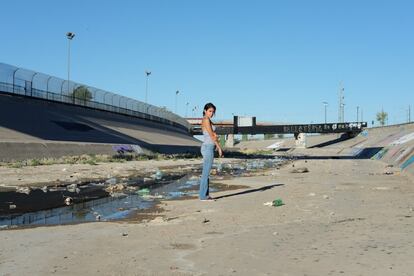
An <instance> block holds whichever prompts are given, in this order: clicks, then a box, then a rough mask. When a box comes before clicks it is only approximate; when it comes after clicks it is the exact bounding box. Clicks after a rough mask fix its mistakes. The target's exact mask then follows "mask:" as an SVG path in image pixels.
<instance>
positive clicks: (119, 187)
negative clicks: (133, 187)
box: [105, 183, 126, 193]
mask: <svg viewBox="0 0 414 276" xmlns="http://www.w3.org/2000/svg"><path fill="white" fill-rule="evenodd" d="M125 188H126V185H124V184H121V183H119V184H116V185H111V186H109V187H107V188H106V189H105V191H107V192H108V193H114V192H120V191H123V190H124V189H125Z"/></svg>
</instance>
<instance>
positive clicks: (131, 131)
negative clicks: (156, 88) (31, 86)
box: [0, 93, 199, 161]
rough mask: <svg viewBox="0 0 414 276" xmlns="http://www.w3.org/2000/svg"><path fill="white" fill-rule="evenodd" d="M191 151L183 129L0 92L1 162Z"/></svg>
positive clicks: (190, 141)
mask: <svg viewBox="0 0 414 276" xmlns="http://www.w3.org/2000/svg"><path fill="white" fill-rule="evenodd" d="M136 146H139V147H140V148H142V149H143V150H144V151H146V150H149V151H156V152H161V153H179V152H194V151H197V150H198V148H199V142H198V140H196V139H195V138H193V137H192V136H190V135H189V134H188V132H187V131H186V130H185V129H183V128H177V127H174V126H170V125H165V124H161V123H157V122H151V121H147V120H143V119H138V118H135V117H130V116H126V115H120V114H114V113H110V112H105V111H99V110H93V109H87V108H82V107H77V106H71V105H66V104H61V103H55V102H47V101H43V100H37V99H30V98H24V97H16V96H9V95H5V94H1V93H0V160H4V161H7V160H22V159H27V158H40V157H59V156H62V155H79V154H114V153H116V151H117V150H119V149H120V148H122V149H126V150H139V147H136Z"/></svg>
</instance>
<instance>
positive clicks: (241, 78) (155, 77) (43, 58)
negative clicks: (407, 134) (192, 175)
mask: <svg viewBox="0 0 414 276" xmlns="http://www.w3.org/2000/svg"><path fill="white" fill-rule="evenodd" d="M413 11H414V2H413V1H398V0H395V1H391V0H389V1H380V0H376V1H362V0H359V1H356V0H355V1H352V0H347V1H339V0H338V1H335V0H326V1H316V0H315V1H308V0H303V1H294V0H291V1H288V0H286V1H277V0H274V1H241V0H238V1H230V0H228V1H226V0H222V1H215V0H213V1H211V0H209V1H195V0H187V1H184V0H183V1H178V0H177V1H173V0H165V1H158V0H147V1H132V0H131V1H125V0H124V1H109V0H107V1H103V0H100V1H97V0H96V1H92V0H91V1H79V0H71V1H64V2H63V1H52V0H49V1H42V0H38V1H29V0H26V1H22V0H15V1H2V3H1V17H2V20H1V24H0V34H1V36H2V39H1V43H0V62H4V63H9V64H12V65H16V66H21V67H24V68H27V69H32V70H36V71H40V72H43V73H47V74H51V75H55V76H58V77H61V78H66V76H67V39H66V36H65V34H66V32H68V31H72V32H75V33H76V37H75V38H74V40H73V42H72V71H71V79H73V80H74V81H77V82H81V83H85V84H87V85H91V86H95V87H98V88H102V89H105V90H109V91H113V92H116V93H119V94H122V95H124V96H128V97H132V98H135V99H138V100H144V97H145V73H144V71H145V70H146V69H149V70H151V71H152V75H151V76H150V81H149V102H150V103H152V104H155V105H158V106H167V107H168V108H169V109H170V110H174V99H175V91H176V90H180V91H181V94H180V95H179V98H178V102H179V114H180V115H184V113H185V103H186V102H189V103H190V107H189V109H188V115H192V114H191V113H192V112H191V109H192V108H193V107H194V106H196V105H198V106H199V107H200V108H201V107H202V106H203V105H204V104H205V103H206V102H209V101H211V102H213V103H215V104H216V106H217V108H218V110H217V115H218V116H217V117H218V118H230V117H231V116H232V113H235V114H240V115H252V116H257V119H258V120H259V121H260V120H266V121H274V122H280V121H285V122H294V123H310V122H322V121H323V120H324V107H323V104H322V102H323V101H327V102H328V103H329V106H328V121H336V120H337V119H338V115H337V114H338V90H339V83H340V82H341V81H342V82H343V86H344V88H345V103H346V106H345V119H346V120H347V121H351V120H356V107H357V106H360V107H361V108H362V109H363V113H364V114H363V116H364V120H366V121H371V120H373V119H374V118H375V113H376V112H377V111H379V110H381V108H384V110H385V111H387V112H388V113H389V123H398V122H405V121H406V119H407V110H408V105H411V109H414V35H413V30H414V16H413ZM413 117H414V111H412V118H413Z"/></svg>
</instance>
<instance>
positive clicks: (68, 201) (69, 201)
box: [65, 196, 73, 205]
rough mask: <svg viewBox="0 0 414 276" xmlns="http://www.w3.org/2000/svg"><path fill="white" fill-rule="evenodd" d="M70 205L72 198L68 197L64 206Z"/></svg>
mask: <svg viewBox="0 0 414 276" xmlns="http://www.w3.org/2000/svg"><path fill="white" fill-rule="evenodd" d="M72 203H73V198H71V197H70V196H68V197H67V198H65V204H66V205H71V204H72Z"/></svg>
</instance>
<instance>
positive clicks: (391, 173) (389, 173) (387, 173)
mask: <svg viewBox="0 0 414 276" xmlns="http://www.w3.org/2000/svg"><path fill="white" fill-rule="evenodd" d="M384 174H385V175H393V174H394V173H393V172H390V171H386V172H384Z"/></svg>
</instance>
